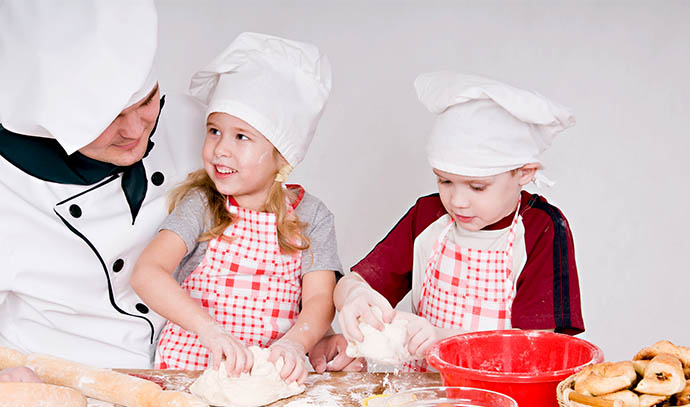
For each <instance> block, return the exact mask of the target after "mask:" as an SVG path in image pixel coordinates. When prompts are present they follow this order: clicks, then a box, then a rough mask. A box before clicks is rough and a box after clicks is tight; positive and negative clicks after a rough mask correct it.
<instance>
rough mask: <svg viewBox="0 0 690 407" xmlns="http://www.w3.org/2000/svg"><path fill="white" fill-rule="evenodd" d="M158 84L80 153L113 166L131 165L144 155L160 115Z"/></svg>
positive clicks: (121, 113) (123, 112) (122, 113)
mask: <svg viewBox="0 0 690 407" xmlns="http://www.w3.org/2000/svg"><path fill="white" fill-rule="evenodd" d="M159 99H160V92H159V90H158V84H156V86H155V87H154V89H153V90H152V91H151V92H150V93H149V94H148V95H146V97H144V98H143V99H141V100H140V101H138V102H137V103H135V104H133V105H132V106H129V107H128V108H126V109H125V110H123V111H122V112H120V114H119V115H118V116H117V117H116V118H115V120H113V122H112V123H110V125H109V126H108V127H107V128H106V129H105V130H104V131H103V133H101V135H100V136H98V138H97V139H95V140H94V141H92V142H91V143H89V144H88V145H86V146H85V147H82V148H81V149H79V152H80V153H82V154H84V155H85V156H87V157H89V158H92V159H94V160H97V161H102V162H106V163H111V164H115V165H121V166H126V165H132V164H134V163H136V162H137V161H139V160H141V159H142V157H144V153H146V147H147V146H148V142H149V136H150V135H151V131H152V130H153V127H154V126H155V125H156V119H157V118H158V113H159V112H160V103H159Z"/></svg>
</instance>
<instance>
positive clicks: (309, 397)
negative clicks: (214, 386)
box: [117, 369, 441, 407]
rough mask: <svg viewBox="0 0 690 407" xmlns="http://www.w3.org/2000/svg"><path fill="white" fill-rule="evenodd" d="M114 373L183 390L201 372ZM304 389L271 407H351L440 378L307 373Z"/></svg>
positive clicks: (435, 382)
mask: <svg viewBox="0 0 690 407" xmlns="http://www.w3.org/2000/svg"><path fill="white" fill-rule="evenodd" d="M117 371H119V372H122V373H127V374H133V375H136V376H139V377H143V378H145V379H149V380H152V381H154V382H156V383H158V384H160V385H162V386H163V388H164V389H166V390H178V391H186V390H188V388H189V386H190V385H191V384H192V383H193V382H194V380H195V379H196V378H197V377H198V376H199V375H200V374H201V372H200V371H197V372H190V371H182V370H124V369H117ZM304 384H305V386H306V390H305V391H304V393H302V394H298V395H296V396H293V397H290V398H288V399H284V400H279V401H276V402H275V403H273V404H271V405H270V406H271V407H298V406H305V407H311V406H314V407H316V406H319V407H330V406H353V407H358V406H360V405H361V402H362V400H364V399H365V398H367V397H369V396H373V395H376V394H384V393H385V394H391V393H395V392H399V391H403V390H408V389H412V388H416V387H427V386H440V385H441V376H440V375H439V374H438V373H398V374H394V373H393V372H380V373H348V372H332V373H328V372H327V373H322V374H316V373H310V374H309V376H308V377H307V380H306V381H305V383H304Z"/></svg>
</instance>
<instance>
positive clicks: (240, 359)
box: [233, 343, 247, 376]
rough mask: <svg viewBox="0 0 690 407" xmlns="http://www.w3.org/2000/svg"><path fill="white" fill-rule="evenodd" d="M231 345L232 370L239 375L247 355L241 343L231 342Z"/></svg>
mask: <svg viewBox="0 0 690 407" xmlns="http://www.w3.org/2000/svg"><path fill="white" fill-rule="evenodd" d="M233 347H234V348H235V366H234V369H233V370H234V372H235V374H236V375H237V376H239V375H240V374H241V373H242V372H243V371H244V366H245V364H246V361H247V356H246V354H245V353H244V349H242V345H240V344H237V343H233Z"/></svg>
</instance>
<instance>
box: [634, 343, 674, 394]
mask: <svg viewBox="0 0 690 407" xmlns="http://www.w3.org/2000/svg"><path fill="white" fill-rule="evenodd" d="M684 388H685V375H684V374H683V366H682V365H681V363H680V360H678V358H677V357H675V356H672V355H669V354H667V353H662V354H660V355H658V356H655V357H654V359H652V360H651V361H650V362H649V365H647V368H646V369H645V372H644V377H643V378H642V380H641V381H640V382H639V383H638V384H637V387H635V391H637V392H638V393H645V394H654V395H659V396H671V395H672V394H675V393H679V392H681V391H682V390H683V389H684Z"/></svg>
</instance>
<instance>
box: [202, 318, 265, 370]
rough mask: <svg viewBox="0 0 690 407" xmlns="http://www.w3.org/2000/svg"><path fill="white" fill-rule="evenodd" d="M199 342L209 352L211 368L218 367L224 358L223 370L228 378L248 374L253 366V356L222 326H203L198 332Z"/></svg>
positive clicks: (216, 324)
mask: <svg viewBox="0 0 690 407" xmlns="http://www.w3.org/2000/svg"><path fill="white" fill-rule="evenodd" d="M197 335H198V336H199V342H201V344H202V345H203V346H204V347H205V348H207V349H208V350H209V351H211V361H212V363H213V368H214V369H216V370H217V369H218V368H219V367H220V361H221V360H222V359H223V356H225V370H226V371H227V373H228V375H230V376H239V375H240V373H243V372H244V373H246V372H249V370H250V369H251V368H252V365H253V364H254V355H252V352H251V351H249V349H247V347H246V346H245V345H244V344H243V343H242V342H240V341H239V340H238V339H236V338H235V337H234V336H232V335H229V334H228V333H227V332H225V330H224V329H223V327H222V326H220V325H219V324H218V323H216V322H215V321H214V322H212V323H208V324H206V325H204V326H203V327H202V328H201V329H199V332H197Z"/></svg>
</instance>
